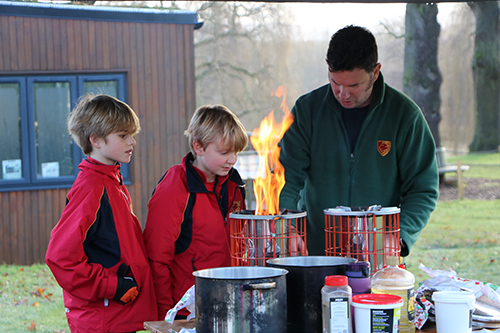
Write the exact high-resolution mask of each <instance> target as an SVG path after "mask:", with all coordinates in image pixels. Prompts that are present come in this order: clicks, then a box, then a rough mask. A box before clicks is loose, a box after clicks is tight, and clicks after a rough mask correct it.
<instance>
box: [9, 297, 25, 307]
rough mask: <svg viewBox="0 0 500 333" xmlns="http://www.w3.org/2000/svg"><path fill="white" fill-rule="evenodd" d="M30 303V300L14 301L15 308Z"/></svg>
mask: <svg viewBox="0 0 500 333" xmlns="http://www.w3.org/2000/svg"><path fill="white" fill-rule="evenodd" d="M28 301H29V300H28V298H21V299H20V300H15V299H13V300H12V304H13V305H14V306H19V305H24V304H26V303H28Z"/></svg>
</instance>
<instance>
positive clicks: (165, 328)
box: [144, 319, 196, 333]
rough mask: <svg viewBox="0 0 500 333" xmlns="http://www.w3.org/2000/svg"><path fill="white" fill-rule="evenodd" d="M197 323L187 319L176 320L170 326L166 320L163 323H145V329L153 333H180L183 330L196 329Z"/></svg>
mask: <svg viewBox="0 0 500 333" xmlns="http://www.w3.org/2000/svg"><path fill="white" fill-rule="evenodd" d="M195 327H196V321H195V320H194V319H193V320H191V321H189V322H188V321H187V320H186V319H180V320H174V323H173V324H169V323H167V322H166V321H164V320H161V321H145V322H144V328H145V329H146V330H148V331H150V332H153V333H170V329H173V330H174V331H175V332H179V331H180V330H181V328H195Z"/></svg>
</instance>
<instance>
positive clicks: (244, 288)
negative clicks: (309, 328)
mask: <svg viewBox="0 0 500 333" xmlns="http://www.w3.org/2000/svg"><path fill="white" fill-rule="evenodd" d="M287 273H288V272H287V271H286V270H284V269H278V268H271V267H260V266H252V267H221V268H211V269H204V270H199V271H196V272H194V273H193V275H194V276H195V285H196V287H195V288H196V292H195V295H196V332H197V333H204V332H228V333H230V332H231V333H237V332H242V333H243V332H244V333H247V332H252V333H259V332H281V333H285V332H286V319H287V306H286V274H287Z"/></svg>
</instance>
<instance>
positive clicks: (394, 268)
mask: <svg viewBox="0 0 500 333" xmlns="http://www.w3.org/2000/svg"><path fill="white" fill-rule="evenodd" d="M398 265H399V258H398V257H396V256H387V267H385V268H384V269H382V270H380V271H377V272H376V273H375V274H374V275H373V276H372V293H373V294H391V295H398V296H401V297H402V298H403V302H404V304H403V308H402V309H401V319H400V323H399V332H400V333H414V332H415V325H414V323H413V322H414V318H415V306H414V303H413V302H414V296H415V277H414V276H413V274H412V273H410V272H408V271H407V270H405V269H402V268H400V267H398Z"/></svg>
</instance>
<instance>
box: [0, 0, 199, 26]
mask: <svg viewBox="0 0 500 333" xmlns="http://www.w3.org/2000/svg"><path fill="white" fill-rule="evenodd" d="M0 15H10V16H32V17H49V18H59V19H80V20H97V21H124V22H145V23H172V24H192V25H194V27H195V29H199V28H201V26H202V25H203V22H199V21H198V14H197V13H195V12H192V11H187V10H170V9H156V8H144V7H141V8H135V7H114V6H87V5H75V4H73V5H66V4H54V3H41V2H18V1H0Z"/></svg>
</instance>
